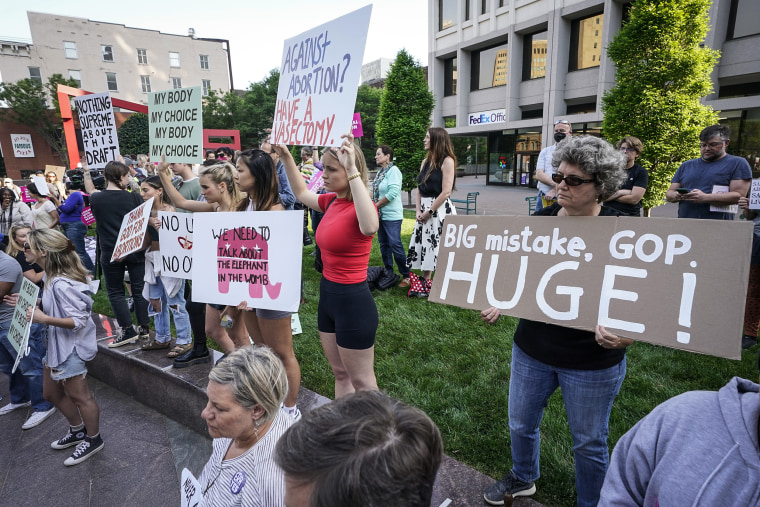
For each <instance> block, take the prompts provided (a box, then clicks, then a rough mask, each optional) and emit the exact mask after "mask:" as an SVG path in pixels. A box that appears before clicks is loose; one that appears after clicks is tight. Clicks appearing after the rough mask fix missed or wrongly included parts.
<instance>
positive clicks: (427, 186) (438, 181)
mask: <svg viewBox="0 0 760 507" xmlns="http://www.w3.org/2000/svg"><path fill="white" fill-rule="evenodd" d="M428 172H430V176H428V179H427V181H426V182H425V183H423V182H422V180H423V179H425V174H427V173H428ZM417 188H418V190H419V192H420V195H421V196H422V197H433V198H436V197H438V196H439V195H441V192H443V171H442V170H441V168H440V167H433V168H431V167H430V163H429V162H427V161H426V162H425V165H424V166H423V168H422V171H420V173H419V174H418V175H417Z"/></svg>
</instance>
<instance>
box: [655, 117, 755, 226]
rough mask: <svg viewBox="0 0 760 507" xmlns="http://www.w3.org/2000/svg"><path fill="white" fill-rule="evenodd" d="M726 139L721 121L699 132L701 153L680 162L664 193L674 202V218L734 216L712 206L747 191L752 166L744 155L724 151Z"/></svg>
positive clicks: (729, 201) (733, 201) (731, 200)
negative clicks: (676, 211) (676, 204)
mask: <svg viewBox="0 0 760 507" xmlns="http://www.w3.org/2000/svg"><path fill="white" fill-rule="evenodd" d="M730 142H731V140H730V139H729V128H728V127H727V126H725V125H711V126H709V127H707V128H705V129H704V130H702V132H700V134H699V150H700V152H701V153H702V156H701V157H700V158H695V159H692V160H687V161H686V162H684V163H683V164H681V167H679V168H678V170H677V171H676V174H675V175H674V176H673V179H672V180H671V183H670V188H668V191H667V192H666V193H665V198H666V199H667V200H668V201H670V202H677V203H678V218H702V219H710V220H733V219H734V216H735V214H734V213H731V212H729V211H727V210H725V209H724V210H721V211H717V210H715V206H728V205H731V204H736V203H738V202H739V198H741V197H744V196H745V195H747V192H748V191H749V187H750V180H751V179H752V169H751V168H750V166H749V163H748V162H747V161H746V160H745V159H744V158H742V157H736V156H734V155H729V154H728V153H726V148H728V144H729V143H730ZM678 189H681V190H678Z"/></svg>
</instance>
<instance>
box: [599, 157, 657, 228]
mask: <svg viewBox="0 0 760 507" xmlns="http://www.w3.org/2000/svg"><path fill="white" fill-rule="evenodd" d="M647 185H649V173H648V172H647V170H646V169H644V168H643V167H641V166H640V165H639V164H633V166H632V167H631V168H630V169H628V176H627V177H626V179H625V182H623V184H622V185H620V190H631V189H633V187H642V188H647ZM604 206H606V207H608V208H613V209H616V210H618V211H620V212H621V213H622V214H624V215H630V216H634V217H640V216H641V201H639V202H637V203H636V204H627V203H624V202H620V201H608V202H605V203H604Z"/></svg>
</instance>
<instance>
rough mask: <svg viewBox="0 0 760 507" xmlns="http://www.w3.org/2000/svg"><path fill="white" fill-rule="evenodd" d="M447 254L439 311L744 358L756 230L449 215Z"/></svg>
mask: <svg viewBox="0 0 760 507" xmlns="http://www.w3.org/2000/svg"><path fill="white" fill-rule="evenodd" d="M440 245H441V248H440V252H439V255H438V265H437V268H436V274H435V280H434V282H433V288H432V290H431V292H430V299H431V300H432V301H435V302H439V303H446V304H450V305H454V306H460V307H462V308H472V309H475V310H484V309H486V308H488V307H491V306H494V307H496V308H498V309H499V310H500V312H501V313H503V314H507V315H512V316H515V317H522V318H526V319H530V320H535V321H543V322H550V323H552V324H557V325H560V326H565V327H571V328H576V329H585V330H593V329H594V327H595V326H596V324H600V325H603V326H605V327H606V328H607V329H608V330H609V331H610V332H612V333H615V334H618V335H620V336H624V337H627V338H632V339H634V340H640V341H644V342H649V343H655V344H658V345H665V346H667V347H673V348H678V349H684V350H690V351H693V352H700V353H704V354H710V355H714V356H720V357H728V358H731V359H740V358H741V335H742V322H743V320H744V302H745V301H744V300H745V297H746V294H747V280H748V273H749V261H750V251H751V245H752V224H751V223H749V222H729V221H724V220H688V219H666V218H647V219H641V218H633V217H620V218H615V217H527V218H526V217H498V216H479V217H467V216H451V217H446V222H445V223H444V224H443V234H442V235H441V243H440ZM724 245H730V248H726V247H725V246H724Z"/></svg>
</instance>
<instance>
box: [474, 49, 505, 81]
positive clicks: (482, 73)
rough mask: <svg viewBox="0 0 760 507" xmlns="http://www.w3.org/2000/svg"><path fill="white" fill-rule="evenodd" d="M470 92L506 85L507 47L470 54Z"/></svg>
mask: <svg viewBox="0 0 760 507" xmlns="http://www.w3.org/2000/svg"><path fill="white" fill-rule="evenodd" d="M471 60H472V76H471V77H470V81H471V86H470V90H483V89H485V88H493V87H494V86H504V85H506V84H507V45H506V44H502V45H500V46H495V47H491V48H487V49H482V50H480V51H473V53H472V58H471Z"/></svg>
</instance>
